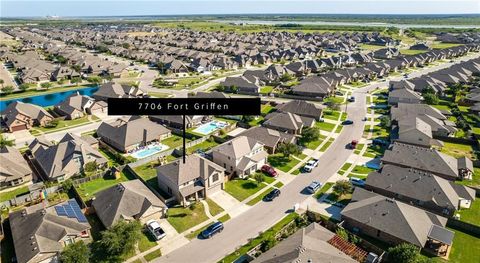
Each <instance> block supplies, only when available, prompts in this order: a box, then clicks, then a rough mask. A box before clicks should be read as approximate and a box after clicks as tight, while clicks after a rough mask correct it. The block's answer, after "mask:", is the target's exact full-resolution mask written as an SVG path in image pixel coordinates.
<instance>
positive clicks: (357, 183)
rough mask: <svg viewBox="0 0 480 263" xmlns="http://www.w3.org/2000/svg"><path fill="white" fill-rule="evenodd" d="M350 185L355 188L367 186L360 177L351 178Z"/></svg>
mask: <svg viewBox="0 0 480 263" xmlns="http://www.w3.org/2000/svg"><path fill="white" fill-rule="evenodd" d="M350 183H351V184H352V185H355V186H360V187H364V186H365V181H364V180H362V179H360V178H358V177H350Z"/></svg>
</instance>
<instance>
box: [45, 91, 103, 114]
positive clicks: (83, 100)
mask: <svg viewBox="0 0 480 263" xmlns="http://www.w3.org/2000/svg"><path fill="white" fill-rule="evenodd" d="M106 108H107V107H106V104H105V103H103V102H102V101H99V102H96V101H95V100H94V99H92V98H90V97H88V96H85V95H80V94H78V93H77V94H73V95H71V96H69V97H68V98H66V99H65V100H64V101H62V102H60V103H58V104H57V105H55V106H54V107H53V110H54V111H55V112H57V113H58V114H60V115H61V116H65V117H66V119H67V120H74V119H78V118H81V117H83V116H85V115H86V114H94V113H96V112H105V113H106Z"/></svg>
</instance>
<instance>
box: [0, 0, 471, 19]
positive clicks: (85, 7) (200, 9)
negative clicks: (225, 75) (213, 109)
mask: <svg viewBox="0 0 480 263" xmlns="http://www.w3.org/2000/svg"><path fill="white" fill-rule="evenodd" d="M268 13H271V14H272V13H273V14H467V13H468V14H472V13H473V14H479V13H480V0H439V1H438V0H417V1H413V0H376V1H372V0H367V1H364V0H336V1H335V0H297V1H291V0H260V1H253V0H236V1H234V0H209V1H203V0H176V1H172V0H137V1H133V0H130V1H127V0H83V1H79V0H53V1H52V0H50V1H44V0H36V1H32V0H0V18H1V17H39V16H47V15H56V16H62V17H79V16H137V15H188V14H268Z"/></svg>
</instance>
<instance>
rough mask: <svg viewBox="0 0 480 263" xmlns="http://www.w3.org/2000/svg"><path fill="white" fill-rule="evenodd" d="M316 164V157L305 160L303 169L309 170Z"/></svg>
mask: <svg viewBox="0 0 480 263" xmlns="http://www.w3.org/2000/svg"><path fill="white" fill-rule="evenodd" d="M317 166H318V159H312V160H310V161H308V162H307V164H306V165H305V166H304V167H303V170H304V171H305V172H307V173H309V172H311V171H312V170H313V168H315V167H317Z"/></svg>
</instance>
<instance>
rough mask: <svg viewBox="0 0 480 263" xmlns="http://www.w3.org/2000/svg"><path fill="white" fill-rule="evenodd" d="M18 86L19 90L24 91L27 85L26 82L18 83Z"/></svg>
mask: <svg viewBox="0 0 480 263" xmlns="http://www.w3.org/2000/svg"><path fill="white" fill-rule="evenodd" d="M18 88H19V89H20V90H21V91H26V90H27V89H28V88H29V86H28V84H27V83H23V84H20V86H18Z"/></svg>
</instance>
